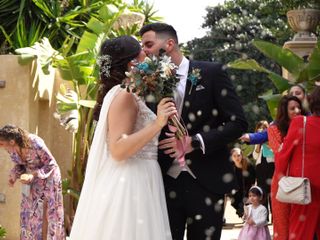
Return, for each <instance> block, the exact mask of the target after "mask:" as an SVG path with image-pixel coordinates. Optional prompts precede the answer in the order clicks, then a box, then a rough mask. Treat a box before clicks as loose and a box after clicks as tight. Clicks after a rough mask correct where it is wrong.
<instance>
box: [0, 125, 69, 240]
mask: <svg viewBox="0 0 320 240" xmlns="http://www.w3.org/2000/svg"><path fill="white" fill-rule="evenodd" d="M0 147H3V148H4V149H5V150H7V152H8V153H9V154H10V157H11V160H12V161H13V163H14V167H13V168H12V170H11V172H10V175H9V186H13V185H14V183H15V182H16V181H17V180H20V182H21V183H22V184H23V185H22V201H21V213H20V225H21V233H20V238H21V239H23V240H42V239H47V240H63V239H65V234H64V226H63V218H64V216H63V215H64V214H63V198H62V188H61V175H60V169H59V166H58V164H57V162H56V160H55V159H54V157H53V156H52V154H51V153H50V151H49V149H48V148H47V146H46V145H45V143H44V141H43V140H42V139H41V138H40V137H38V136H36V135H34V134H30V133H28V132H26V131H25V130H23V129H21V128H19V127H16V126H12V125H6V126H4V127H3V128H1V129H0Z"/></svg>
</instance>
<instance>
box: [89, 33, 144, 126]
mask: <svg viewBox="0 0 320 240" xmlns="http://www.w3.org/2000/svg"><path fill="white" fill-rule="evenodd" d="M140 51H141V46H140V44H139V42H138V41H137V40H136V39H135V38H133V37H130V36H121V37H117V38H113V39H108V40H106V41H105V42H104V43H103V44H102V46H101V49H100V55H101V56H108V57H109V58H110V61H109V60H106V59H104V60H102V61H101V63H100V82H99V88H98V93H97V99H96V101H97V103H96V105H95V107H94V112H93V118H94V119H95V120H97V121H98V120H99V115H100V111H101V107H102V103H103V99H104V97H105V95H106V94H107V93H108V91H109V90H110V89H111V88H113V87H114V86H115V85H117V84H121V83H122V81H123V79H124V78H125V77H126V75H125V72H126V71H127V70H128V63H129V62H130V61H131V60H133V59H134V58H135V57H137V56H138V55H139V53H140ZM101 59H103V58H101ZM103 67H107V68H109V72H108V74H106V72H105V71H104V70H103Z"/></svg>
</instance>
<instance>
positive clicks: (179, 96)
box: [167, 57, 200, 178]
mask: <svg viewBox="0 0 320 240" xmlns="http://www.w3.org/2000/svg"><path fill="white" fill-rule="evenodd" d="M188 71H189V60H188V59H187V58H186V57H183V59H182V61H181V63H180V65H179V68H178V70H177V75H178V76H179V77H180V81H179V83H178V86H177V89H176V91H175V96H174V98H175V102H176V106H177V110H178V113H179V116H181V113H182V108H183V99H184V95H185V90H186V84H187V78H188ZM199 135H200V134H199ZM181 171H187V172H189V173H190V175H191V176H192V177H194V178H196V176H195V175H194V174H193V173H192V171H191V170H190V168H189V167H188V165H185V166H183V167H181V166H180V164H179V162H178V159H175V160H174V161H173V162H172V165H171V167H170V168H169V170H168V172H167V174H168V175H169V176H171V177H173V178H177V177H178V176H179V174H180V173H181Z"/></svg>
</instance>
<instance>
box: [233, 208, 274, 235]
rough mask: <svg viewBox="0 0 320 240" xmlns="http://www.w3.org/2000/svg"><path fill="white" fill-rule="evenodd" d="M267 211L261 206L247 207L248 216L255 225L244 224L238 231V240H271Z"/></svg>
mask: <svg viewBox="0 0 320 240" xmlns="http://www.w3.org/2000/svg"><path fill="white" fill-rule="evenodd" d="M267 214H268V211H267V209H266V208H265V206H263V205H261V204H260V205H259V206H258V207H257V208H254V207H253V206H252V205H249V206H248V216H249V217H251V218H252V219H253V221H254V222H255V223H256V224H255V225H249V224H248V223H247V222H246V223H245V224H244V226H243V228H242V229H241V231H240V234H239V237H238V240H271V236H270V232H269V229H268V226H267V225H268V222H267Z"/></svg>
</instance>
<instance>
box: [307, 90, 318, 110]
mask: <svg viewBox="0 0 320 240" xmlns="http://www.w3.org/2000/svg"><path fill="white" fill-rule="evenodd" d="M308 102H309V108H310V111H311V112H312V114H313V115H316V116H320V87H319V86H315V87H314V89H313V91H312V92H311V93H310V95H309V96H308Z"/></svg>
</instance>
